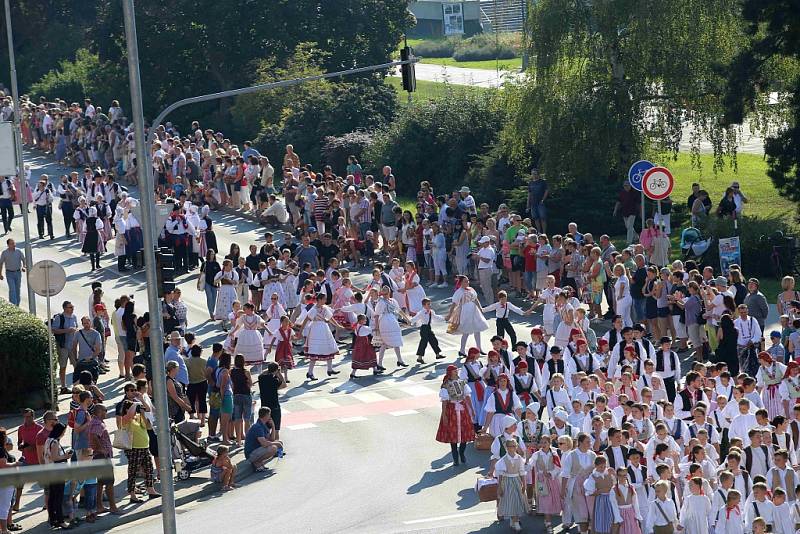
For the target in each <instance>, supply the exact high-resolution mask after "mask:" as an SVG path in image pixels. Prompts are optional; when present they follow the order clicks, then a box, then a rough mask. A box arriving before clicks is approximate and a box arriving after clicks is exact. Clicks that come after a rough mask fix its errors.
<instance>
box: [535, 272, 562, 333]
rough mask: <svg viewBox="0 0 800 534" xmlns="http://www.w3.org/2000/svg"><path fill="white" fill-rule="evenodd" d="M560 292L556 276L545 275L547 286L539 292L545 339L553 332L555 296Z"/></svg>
mask: <svg viewBox="0 0 800 534" xmlns="http://www.w3.org/2000/svg"><path fill="white" fill-rule="evenodd" d="M560 293H561V289H560V288H557V287H556V277H555V276H552V275H548V276H547V287H545V288H544V289H542V291H541V293H540V294H539V302H541V303H543V304H544V310H542V326H543V327H544V333H545V336H547V337H545V340H547V339H550V336H552V335H553V334H555V317H556V297H557V296H558V295H559V294H560Z"/></svg>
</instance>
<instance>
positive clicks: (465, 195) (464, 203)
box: [458, 185, 478, 215]
mask: <svg viewBox="0 0 800 534" xmlns="http://www.w3.org/2000/svg"><path fill="white" fill-rule="evenodd" d="M458 194H459V196H460V197H461V200H460V201H459V202H458V207H459V208H461V211H464V212H466V213H469V214H470V215H477V213H478V208H477V206H476V205H475V198H473V196H472V194H471V191H470V190H469V187H467V186H466V185H465V186H464V187H462V188H461V190H460V191H459V192H458Z"/></svg>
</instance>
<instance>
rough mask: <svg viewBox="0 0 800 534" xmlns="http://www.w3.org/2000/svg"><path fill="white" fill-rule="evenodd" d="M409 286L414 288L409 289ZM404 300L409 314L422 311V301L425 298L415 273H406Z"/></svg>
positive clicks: (423, 290)
mask: <svg viewBox="0 0 800 534" xmlns="http://www.w3.org/2000/svg"><path fill="white" fill-rule="evenodd" d="M411 284H416V286H414V287H411ZM403 295H404V298H405V305H406V309H407V310H408V311H409V313H411V314H417V313H418V312H419V311H420V310H422V299H424V298H425V297H426V295H425V289H424V288H423V287H422V286H421V285H420V280H419V275H418V274H417V273H406V277H405V293H403Z"/></svg>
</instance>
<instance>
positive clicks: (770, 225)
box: [701, 215, 791, 276]
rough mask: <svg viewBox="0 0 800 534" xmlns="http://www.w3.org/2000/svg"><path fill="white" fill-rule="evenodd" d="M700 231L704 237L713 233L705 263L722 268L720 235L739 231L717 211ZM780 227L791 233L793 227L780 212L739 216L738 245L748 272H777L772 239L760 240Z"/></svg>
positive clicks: (772, 273)
mask: <svg viewBox="0 0 800 534" xmlns="http://www.w3.org/2000/svg"><path fill="white" fill-rule="evenodd" d="M701 231H702V232H703V235H704V236H705V237H708V236H713V237H714V244H713V245H712V246H711V248H710V249H709V251H708V252H707V253H706V256H705V257H704V258H703V259H704V263H706V264H708V265H712V266H713V267H714V268H715V269H719V245H718V243H717V239H719V238H721V237H722V238H725V237H733V236H735V235H737V232H736V230H735V229H734V227H733V221H731V220H730V219H720V218H719V217H717V216H716V215H711V216H710V217H709V218H708V219H707V220H706V223H705V224H704V225H701ZM777 231H781V232H784V233H785V234H787V235H788V234H790V233H791V229H790V228H789V227H788V226H787V224H786V221H785V220H784V219H782V218H781V217H780V216H769V217H750V216H747V215H744V216H743V217H741V218H740V219H739V231H738V236H739V246H740V247H741V252H742V270H743V272H744V273H745V275H747V276H774V275H775V273H774V272H773V269H772V262H771V261H770V256H771V255H772V244H771V243H770V242H769V240H761V239H760V237H761V236H762V235H763V236H767V237H769V236H771V235H773V234H774V233H775V232H777Z"/></svg>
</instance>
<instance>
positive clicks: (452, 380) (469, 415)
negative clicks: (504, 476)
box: [436, 365, 475, 466]
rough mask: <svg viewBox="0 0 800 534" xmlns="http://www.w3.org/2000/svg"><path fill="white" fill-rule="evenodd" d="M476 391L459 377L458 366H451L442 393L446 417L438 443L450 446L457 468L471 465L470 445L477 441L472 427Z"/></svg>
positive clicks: (440, 393) (443, 415) (448, 367)
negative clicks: (468, 446) (468, 452)
mask: <svg viewBox="0 0 800 534" xmlns="http://www.w3.org/2000/svg"><path fill="white" fill-rule="evenodd" d="M471 394H472V390H471V389H470V387H469V385H467V381H466V380H462V379H461V378H459V376H458V368H457V367H456V366H455V365H449V366H447V371H446V372H445V374H444V381H443V382H442V387H441V389H440V390H439V398H440V399H441V401H442V416H441V418H440V419H439V429H438V430H437V432H436V441H438V442H439V443H449V444H450V452H451V454H452V455H453V465H454V466H456V465H458V464H459V460H460V461H461V463H467V457H466V455H465V452H466V448H467V443H468V442H470V441H475V429H474V428H473V426H472V421H473V413H474V412H475V409H474V407H473V406H472V401H471V398H470V395H471Z"/></svg>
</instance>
